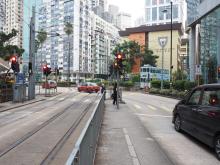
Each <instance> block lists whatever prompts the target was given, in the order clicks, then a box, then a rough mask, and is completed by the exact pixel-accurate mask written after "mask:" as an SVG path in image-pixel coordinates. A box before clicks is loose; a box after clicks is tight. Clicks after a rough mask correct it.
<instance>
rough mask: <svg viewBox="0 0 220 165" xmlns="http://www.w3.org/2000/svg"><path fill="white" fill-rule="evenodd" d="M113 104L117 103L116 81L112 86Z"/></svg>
mask: <svg viewBox="0 0 220 165" xmlns="http://www.w3.org/2000/svg"><path fill="white" fill-rule="evenodd" d="M113 104H114V105H115V104H117V83H115V84H114V88H113Z"/></svg>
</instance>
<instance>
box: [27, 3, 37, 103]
mask: <svg viewBox="0 0 220 165" xmlns="http://www.w3.org/2000/svg"><path fill="white" fill-rule="evenodd" d="M29 50H30V51H29V61H30V63H32V73H31V74H30V75H29V87H28V100H32V99H35V57H34V53H35V7H32V17H31V22H30V45H29Z"/></svg>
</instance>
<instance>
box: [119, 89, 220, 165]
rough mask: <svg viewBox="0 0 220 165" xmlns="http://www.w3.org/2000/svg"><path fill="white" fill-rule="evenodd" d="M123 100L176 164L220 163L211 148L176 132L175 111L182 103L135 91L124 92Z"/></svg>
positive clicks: (209, 164)
mask: <svg viewBox="0 0 220 165" xmlns="http://www.w3.org/2000/svg"><path fill="white" fill-rule="evenodd" d="M123 100H125V102H126V104H127V105H128V107H129V109H130V110H131V111H132V112H133V114H134V115H136V116H138V118H139V119H140V121H141V123H142V124H143V125H144V127H145V128H146V129H147V130H148V131H149V133H150V134H151V136H152V137H153V139H154V140H155V141H157V143H158V144H159V145H160V147H161V148H162V150H163V152H164V153H165V154H166V155H167V156H168V157H169V159H170V160H172V162H173V163H174V164H178V165H219V164H220V162H219V161H218V160H217V159H216V157H215V154H214V152H213V150H212V149H211V148H209V147H207V146H206V145H205V144H203V143H201V142H199V141H198V140H196V139H194V138H193V137H191V136H190V135H188V134H186V133H178V132H176V131H175V130H174V128H173V124H172V123H171V121H172V110H173V108H174V106H175V104H176V103H177V102H178V100H175V99H169V98H164V97H159V96H153V95H148V94H141V93H131V92H124V93H123Z"/></svg>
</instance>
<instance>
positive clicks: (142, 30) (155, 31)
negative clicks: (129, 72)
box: [119, 23, 183, 73]
mask: <svg viewBox="0 0 220 165" xmlns="http://www.w3.org/2000/svg"><path fill="white" fill-rule="evenodd" d="M119 33H120V36H122V37H125V36H128V38H129V40H131V41H136V42H138V43H139V45H141V46H146V47H147V48H148V49H150V50H152V51H153V52H154V55H156V56H158V57H159V58H158V59H157V64H156V65H157V67H158V68H162V48H161V46H160V44H159V38H160V37H166V38H167V44H166V46H165V47H164V69H167V70H170V54H171V49H170V45H171V43H170V25H169V24H165V25H154V26H140V27H135V28H127V29H126V30H125V31H120V32H119ZM182 34H183V33H182V24H179V23H177V24H173V42H172V66H173V71H176V70H177V69H178V68H179V63H178V61H179V59H178V58H179V57H180V45H181V43H180V41H181V36H182ZM139 60H140V59H139ZM137 64H139V66H138V65H137V66H135V67H134V68H133V72H134V73H137V71H138V70H139V72H140V62H137ZM139 72H138V73H139Z"/></svg>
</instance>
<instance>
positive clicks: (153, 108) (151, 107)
mask: <svg viewBox="0 0 220 165" xmlns="http://www.w3.org/2000/svg"><path fill="white" fill-rule="evenodd" d="M148 108H150V109H152V110H157V108H155V107H153V106H151V105H148Z"/></svg>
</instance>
